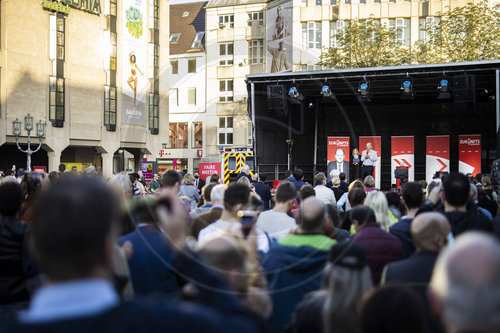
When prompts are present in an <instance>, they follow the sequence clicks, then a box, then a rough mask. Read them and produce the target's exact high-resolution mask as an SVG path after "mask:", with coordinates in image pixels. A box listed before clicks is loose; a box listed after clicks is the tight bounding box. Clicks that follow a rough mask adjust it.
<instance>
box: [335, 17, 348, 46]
mask: <svg viewBox="0 0 500 333" xmlns="http://www.w3.org/2000/svg"><path fill="white" fill-rule="evenodd" d="M348 25H349V21H343V20H338V21H331V22H330V36H331V38H330V47H337V37H336V35H337V34H338V33H341V32H342V31H343V29H344V28H345V27H347V26H348Z"/></svg>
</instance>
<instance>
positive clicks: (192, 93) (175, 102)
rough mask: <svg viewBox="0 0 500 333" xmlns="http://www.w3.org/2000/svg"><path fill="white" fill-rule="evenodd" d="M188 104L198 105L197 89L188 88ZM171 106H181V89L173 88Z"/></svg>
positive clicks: (170, 94)
mask: <svg viewBox="0 0 500 333" xmlns="http://www.w3.org/2000/svg"><path fill="white" fill-rule="evenodd" d="M186 90H187V104H188V105H196V88H195V87H190V88H187V89H186ZM169 96H170V105H171V106H179V89H178V88H172V89H170V93H169Z"/></svg>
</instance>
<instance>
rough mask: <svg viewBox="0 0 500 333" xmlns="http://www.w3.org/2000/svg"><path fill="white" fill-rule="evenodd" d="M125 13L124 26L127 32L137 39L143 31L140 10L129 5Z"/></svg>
mask: <svg viewBox="0 0 500 333" xmlns="http://www.w3.org/2000/svg"><path fill="white" fill-rule="evenodd" d="M125 15H126V18H127V23H126V26H127V30H128V33H129V34H130V35H131V36H132V37H134V38H135V39H139V37H141V36H142V33H143V28H142V14H141V12H140V11H139V10H138V9H137V8H135V7H130V8H129V9H127V11H126V13H125Z"/></svg>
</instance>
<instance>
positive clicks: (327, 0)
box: [301, 0, 427, 7]
mask: <svg viewBox="0 0 500 333" xmlns="http://www.w3.org/2000/svg"><path fill="white" fill-rule="evenodd" d="M370 1H371V0H370ZM403 1H404V2H411V0H403ZM420 1H427V0H420ZM388 2H396V0H388ZM312 3H313V4H314V5H315V6H321V5H328V4H330V5H337V4H340V3H344V4H346V5H350V4H352V3H353V1H352V0H343V1H342V0H338V1H337V0H314V1H313V2H312ZM359 3H360V4H366V3H367V2H366V0H359ZM373 3H380V0H373ZM301 5H302V7H307V5H308V0H302V2H301Z"/></svg>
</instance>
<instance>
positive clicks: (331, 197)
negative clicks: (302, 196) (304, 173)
mask: <svg viewBox="0 0 500 333" xmlns="http://www.w3.org/2000/svg"><path fill="white" fill-rule="evenodd" d="M314 192H316V198H318V199H319V200H320V201H322V202H324V203H325V204H327V205H328V204H330V205H334V206H335V204H336V203H337V200H335V194H334V193H333V191H332V190H331V189H329V188H328V187H326V186H325V185H316V187H315V188H314Z"/></svg>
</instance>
